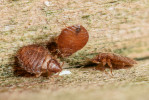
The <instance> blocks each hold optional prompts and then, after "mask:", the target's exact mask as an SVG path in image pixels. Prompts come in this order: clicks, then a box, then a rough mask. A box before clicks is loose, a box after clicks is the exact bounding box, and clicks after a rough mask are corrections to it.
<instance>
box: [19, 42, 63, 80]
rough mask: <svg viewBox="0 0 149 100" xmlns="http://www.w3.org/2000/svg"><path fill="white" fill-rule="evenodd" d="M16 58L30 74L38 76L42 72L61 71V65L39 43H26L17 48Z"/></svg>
mask: <svg viewBox="0 0 149 100" xmlns="http://www.w3.org/2000/svg"><path fill="white" fill-rule="evenodd" d="M17 58H18V60H19V62H20V64H21V65H22V66H21V67H22V68H23V69H24V70H26V71H27V72H29V73H31V74H35V75H36V77H39V76H40V75H41V74H42V73H48V76H49V75H50V74H52V73H57V72H61V71H62V65H60V63H59V62H58V61H57V60H56V59H55V58H54V57H53V56H51V55H50V53H49V52H48V50H47V49H46V48H44V47H42V46H40V45H34V44H33V45H28V46H24V47H22V48H21V49H19V51H18V53H17Z"/></svg>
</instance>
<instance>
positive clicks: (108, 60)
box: [92, 53, 137, 74]
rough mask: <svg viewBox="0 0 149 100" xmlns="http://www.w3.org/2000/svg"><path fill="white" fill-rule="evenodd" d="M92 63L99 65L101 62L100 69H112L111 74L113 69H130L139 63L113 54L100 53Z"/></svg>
mask: <svg viewBox="0 0 149 100" xmlns="http://www.w3.org/2000/svg"><path fill="white" fill-rule="evenodd" d="M92 62H94V63H97V64H98V63H99V62H101V64H99V65H98V67H100V68H102V70H104V71H105V68H106V67H108V68H110V70H111V74H112V69H123V68H129V67H132V66H133V65H134V64H137V62H136V61H135V60H133V59H131V58H128V57H124V56H121V55H118V54H113V53H99V54H98V55H97V56H96V57H95V58H93V59H92Z"/></svg>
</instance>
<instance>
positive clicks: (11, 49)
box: [0, 0, 149, 100]
mask: <svg viewBox="0 0 149 100" xmlns="http://www.w3.org/2000/svg"><path fill="white" fill-rule="evenodd" d="M71 25H82V26H84V27H85V28H86V29H87V31H88V32H89V36H90V37H89V41H88V43H87V45H86V46H85V47H84V48H83V49H81V50H80V51H78V52H76V53H75V54H73V55H72V56H70V57H68V58H65V59H63V61H64V62H65V64H64V67H67V68H68V67H71V68H70V69H68V70H70V71H71V72H72V74H71V75H66V76H63V77H56V78H50V79H48V78H46V77H42V76H41V77H39V78H35V77H20V76H15V75H14V73H13V72H14V70H13V66H14V60H15V56H16V52H17V50H18V49H19V48H20V47H22V46H25V45H29V44H41V45H43V46H45V47H46V44H47V42H48V41H49V40H50V38H52V37H54V36H57V35H58V34H60V32H61V30H62V29H64V28H66V27H68V26H71ZM148 27H149V1H148V0H71V1H70V0H49V1H48V0H0V99H1V100H7V99H8V100H25V99H28V100H32V99H37V100H38V99H39V100H40V99H45V100H48V99H55V100H58V99H65V100H67V99H68V100H69V99H74V100H75V99H77V100H78V99H81V100H83V99H103V100H107V99H113V100H126V99H128V100H129V99H131V100H140V99H141V100H148V99H149V96H148V93H149V91H148V90H149V84H148V83H149V28H148ZM99 52H112V53H117V54H120V55H123V56H127V57H130V58H133V59H135V60H136V61H137V62H138V64H137V65H135V66H134V67H132V68H130V69H121V70H114V71H113V74H114V77H110V76H109V75H106V74H105V73H103V72H101V71H99V70H94V69H89V68H75V67H76V66H81V67H83V66H84V64H85V63H86V61H87V59H89V58H92V57H94V56H95V55H96V54H98V53H99ZM8 95H9V96H8Z"/></svg>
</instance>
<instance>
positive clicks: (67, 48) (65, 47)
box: [56, 25, 89, 57]
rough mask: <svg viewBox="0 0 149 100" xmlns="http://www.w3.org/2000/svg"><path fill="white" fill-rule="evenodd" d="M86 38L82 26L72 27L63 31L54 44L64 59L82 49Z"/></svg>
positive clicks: (85, 32) (86, 35)
mask: <svg viewBox="0 0 149 100" xmlns="http://www.w3.org/2000/svg"><path fill="white" fill-rule="evenodd" d="M88 38H89V35H88V32H87V30H86V29H85V28H84V27H83V26H81V25H74V26H69V27H67V28H65V29H63V30H62V32H61V34H60V35H59V36H58V37H57V41H56V42H57V45H58V49H59V51H60V53H61V54H62V55H63V56H64V57H66V56H70V55H72V54H73V53H75V52H76V51H78V50H80V49H82V48H83V47H84V46H85V45H86V43H87V41H88Z"/></svg>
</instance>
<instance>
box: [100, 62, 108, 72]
mask: <svg viewBox="0 0 149 100" xmlns="http://www.w3.org/2000/svg"><path fill="white" fill-rule="evenodd" d="M101 62H102V66H103V69H104V72H105V73H106V74H108V73H107V71H106V70H105V65H106V63H107V60H106V59H103V60H102V61H101Z"/></svg>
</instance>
